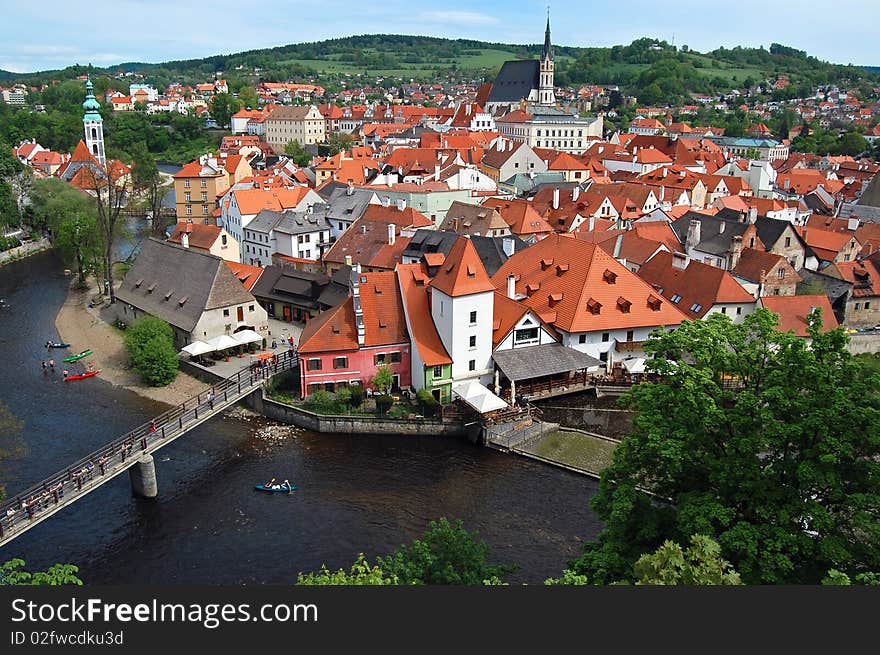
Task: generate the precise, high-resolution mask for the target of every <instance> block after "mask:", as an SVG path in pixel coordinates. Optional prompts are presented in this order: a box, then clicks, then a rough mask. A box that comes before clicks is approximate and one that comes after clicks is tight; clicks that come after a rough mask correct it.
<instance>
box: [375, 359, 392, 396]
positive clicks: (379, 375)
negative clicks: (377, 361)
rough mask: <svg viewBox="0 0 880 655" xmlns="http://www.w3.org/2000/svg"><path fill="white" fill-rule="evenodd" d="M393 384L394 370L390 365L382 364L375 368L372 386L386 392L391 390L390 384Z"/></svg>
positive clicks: (383, 392) (380, 391)
mask: <svg viewBox="0 0 880 655" xmlns="http://www.w3.org/2000/svg"><path fill="white" fill-rule="evenodd" d="M393 384H394V372H393V371H392V370H391V366H389V365H388V364H382V366H380V367H379V368H378V369H377V370H376V375H375V376H374V377H373V386H374V387H376V390H377V391H379V393H382V394H387V393H388V392H389V391H390V390H391V386H392V385H393Z"/></svg>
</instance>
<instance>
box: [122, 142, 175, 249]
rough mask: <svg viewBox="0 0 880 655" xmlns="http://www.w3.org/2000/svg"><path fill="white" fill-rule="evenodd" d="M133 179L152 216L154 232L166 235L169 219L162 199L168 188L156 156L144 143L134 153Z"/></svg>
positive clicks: (146, 208) (142, 200) (135, 187)
mask: <svg viewBox="0 0 880 655" xmlns="http://www.w3.org/2000/svg"><path fill="white" fill-rule="evenodd" d="M131 180H132V186H133V188H134V190H135V192H137V193H139V194H140V195H141V204H142V206H143V207H144V209H145V210H146V211H148V212H149V214H150V216H151V217H152V219H151V220H152V228H153V229H152V232H153V234H154V235H155V236H157V237H164V236H165V228H166V227H168V225H169V222H168V219H166V218H164V217H163V216H162V200H163V198H164V197H165V192H166V191H167V190H168V185H166V184H165V183H164V182H163V180H162V175H161V174H160V173H159V167H158V165H157V164H156V158H155V157H154V156H153V155H151V154H150V153H149V152H148V151H147V148H146V147H145V146H144V145H143V144H138V146H137V147H136V148H135V150H134V153H133V162H132V167H131Z"/></svg>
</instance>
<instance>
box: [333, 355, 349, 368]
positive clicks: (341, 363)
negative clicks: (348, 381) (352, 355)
mask: <svg viewBox="0 0 880 655" xmlns="http://www.w3.org/2000/svg"><path fill="white" fill-rule="evenodd" d="M341 368H348V357H334V358H333V370H334V371H336V370H339V369H341Z"/></svg>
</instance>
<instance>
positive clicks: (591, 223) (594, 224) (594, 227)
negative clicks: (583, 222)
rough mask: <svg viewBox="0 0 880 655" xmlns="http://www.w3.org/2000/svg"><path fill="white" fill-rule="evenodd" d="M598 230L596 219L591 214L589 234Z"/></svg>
mask: <svg viewBox="0 0 880 655" xmlns="http://www.w3.org/2000/svg"><path fill="white" fill-rule="evenodd" d="M595 229H596V217H595V216H593V215H592V214H590V218H588V219H587V232H592V231H593V230H595Z"/></svg>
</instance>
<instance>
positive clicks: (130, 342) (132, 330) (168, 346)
mask: <svg viewBox="0 0 880 655" xmlns="http://www.w3.org/2000/svg"><path fill="white" fill-rule="evenodd" d="M125 347H126V348H127V349H128V355H129V357H130V358H131V363H132V366H133V367H134V368H135V370H136V371H137V372H138V373H139V374H140V376H141V378H142V379H143V380H144V382H146V383H147V384H149V385H150V386H154V387H163V386H165V385H168V384H171V383H172V382H173V381H174V378H176V377H177V369H178V365H179V362H178V359H177V350H176V349H175V348H174V330H173V328H172V327H171V326H170V325H169V324H168V323H167V322H165V321H163V320H162V319H161V318H158V317H156V316H144V317H143V318H139V319H138V320H136V321H135V322H134V323H132V324H131V325H130V326H129V327H128V329H127V330H126V331H125Z"/></svg>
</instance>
